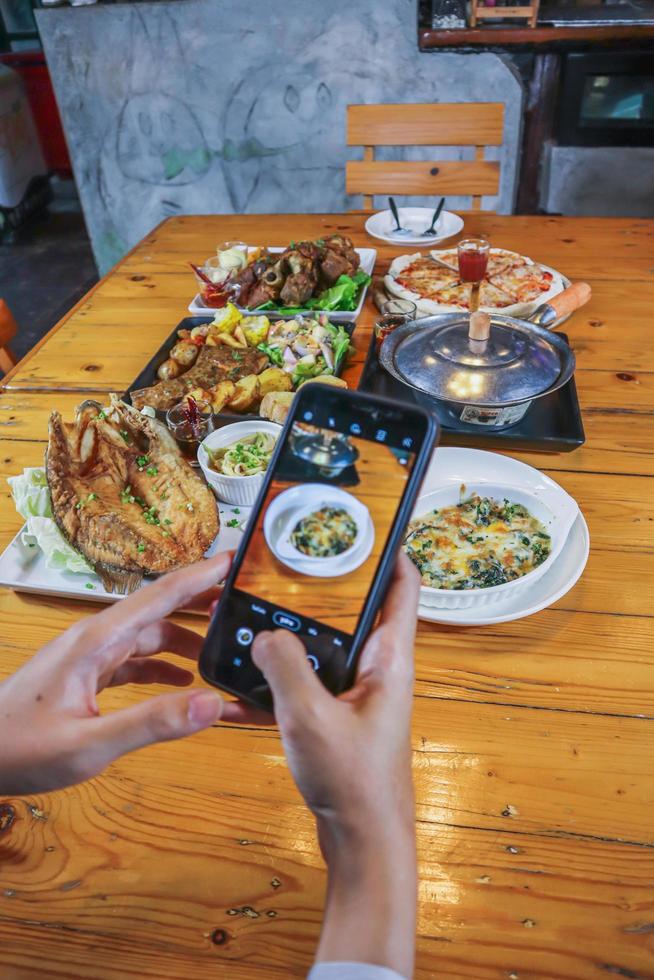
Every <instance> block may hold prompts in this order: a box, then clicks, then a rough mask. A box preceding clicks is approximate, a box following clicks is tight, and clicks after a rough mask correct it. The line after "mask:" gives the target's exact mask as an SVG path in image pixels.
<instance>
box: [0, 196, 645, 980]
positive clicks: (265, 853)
mask: <svg viewBox="0 0 654 980" xmlns="http://www.w3.org/2000/svg"><path fill="white" fill-rule="evenodd" d="M364 220H365V215H363V214H360V213H356V214H351V215H282V216H269V215H260V216H247V217H239V216H234V215H231V216H211V217H209V216H207V217H184V218H175V219H171V220H169V221H167V222H165V223H164V224H163V225H161V226H160V227H159V228H157V229H155V230H154V231H153V232H152V233H151V234H150V235H149V236H148V237H147V238H146V239H145V240H144V241H143V242H142V243H141V244H140V245H139V246H138V247H137V248H136V249H135V250H133V252H132V253H130V255H128V256H127V257H126V258H125V259H124V260H123V262H122V263H121V264H120V265H119V266H118V267H117V268H116V269H115V270H114V272H113V273H111V274H110V275H109V276H108V277H107V278H105V279H104V280H103V281H102V282H101V283H100V284H99V285H98V287H96V289H95V290H93V291H92V292H91V293H90V294H89V295H88V296H86V297H85V298H84V299H83V300H82V301H81V302H80V303H79V304H78V306H77V307H76V308H75V309H74V310H73V311H72V312H71V314H70V315H69V317H67V318H66V319H65V321H64V322H62V323H61V324H59V325H58V327H57V328H56V329H55V331H53V332H52V333H51V335H50V336H49V337H48V338H46V340H45V341H44V342H43V343H42V344H41V345H39V347H38V348H37V349H36V351H34V352H33V353H32V354H31V355H29V356H28V357H27V358H26V359H25V360H23V361H22V362H21V363H20V364H19V365H18V366H17V367H16V369H15V370H14V371H13V372H12V373H11V374H10V375H9V376H8V377H7V379H6V381H5V387H4V389H3V390H0V545H2V546H4V545H5V544H6V543H7V542H8V541H9V540H10V538H11V537H12V535H13V534H15V533H16V531H17V530H18V528H19V527H20V523H21V521H20V518H19V517H18V516H17V515H16V514H15V512H14V510H13V506H12V503H11V500H10V497H9V493H8V488H7V486H6V482H5V479H6V477H7V476H9V475H12V474H15V473H17V472H20V470H21V469H22V467H23V466H29V465H39V464H40V463H41V461H42V459H43V452H44V448H45V442H46V431H47V420H48V415H49V413H50V411H51V410H52V408H55V407H56V408H58V409H59V410H60V411H62V413H63V414H64V415H65V416H67V417H70V415H71V413H72V411H73V409H74V407H75V406H76V405H77V404H78V403H79V401H81V400H82V399H83V398H84V397H89V396H91V397H98V398H99V399H100V400H102V399H104V398H106V397H107V393H108V392H109V391H111V390H122V389H124V388H125V387H127V385H129V383H130V382H131V380H132V379H133V378H134V377H135V376H136V375H137V374H138V372H139V371H140V369H141V367H142V366H143V364H144V363H145V361H147V359H148V358H149V357H150V356H151V354H152V353H153V352H154V350H155V349H156V348H157V347H158V346H159V344H160V343H161V342H162V340H163V339H164V338H165V337H166V336H167V335H168V334H169V333H170V331H171V329H172V328H173V327H174V326H175V324H176V323H177V322H178V321H179V320H180V319H182V317H183V316H184V315H185V311H186V305H187V303H188V301H189V300H190V298H191V295H192V293H193V285H194V283H193V278H192V275H191V274H190V272H188V271H187V267H186V262H187V261H188V260H193V261H198V260H199V261H202V260H203V259H204V258H206V256H207V255H209V254H210V253H211V252H212V251H213V250H214V248H215V245H216V244H217V243H218V242H219V241H221V240H225V239H228V238H239V239H245V240H247V241H248V242H251V243H253V244H255V243H259V244H272V245H282V244H284V243H286V242H287V241H289V240H291V239H295V240H297V239H299V238H301V237H305V236H307V237H308V236H312V237H317V236H318V235H323V234H326V233H329V232H330V231H342V232H346V233H350V234H352V237H353V238H354V240H355V243H356V244H357V245H361V246H368V247H370V246H373V245H374V246H375V247H377V246H378V245H379V243H376V242H372V241H371V240H370V239H368V237H367V236H366V235H365V233H364V232H363V222H364ZM465 220H466V228H465V233H466V234H481V235H484V236H485V237H488V238H490V239H491V241H492V242H493V244H496V245H501V246H505V247H508V248H513V249H516V250H517V251H520V252H523V253H525V254H527V255H530V256H531V257H533V258H534V259H537V260H541V261H543V262H545V263H547V264H548V265H552V266H554V267H555V268H557V269H559V270H560V271H561V272H563V273H564V274H565V275H567V276H568V277H569V278H571V279H584V280H586V281H588V282H590V284H591V286H592V288H593V299H592V300H591V302H590V304H589V305H588V306H587V307H585V308H584V309H583V310H581V311H579V312H578V313H576V314H575V315H574V316H573V317H572V319H570V320H569V321H568V323H567V324H566V327H565V329H566V331H567V332H568V334H569V336H570V338H571V342H572V343H573V345H574V347H575V350H576V353H577V358H578V372H577V385H578V389H579V394H580V400H581V403H582V409H583V415H584V424H585V428H586V435H587V443H586V445H585V446H583V447H582V448H581V449H579V450H577V451H575V452H573V453H568V454H561V455H552V454H549V455H545V454H537V453H513V454H511V455H515V456H516V457H517V458H520V459H522V460H524V461H526V462H529V463H531V464H532V465H535V466H537V467H539V468H541V469H543V470H544V471H545V472H547V473H549V474H550V475H551V476H552V477H553V478H554V479H556V480H557V481H558V482H559V483H561V485H562V486H563V487H565V489H566V490H568V491H569V492H570V493H571V494H573V495H574V496H575V498H576V499H577V500H578V501H579V503H580V506H581V507H582V509H583V511H584V514H585V515H586V518H587V520H588V524H589V528H590V535H591V555H590V560H589V563H588V566H587V569H586V572H585V573H584V575H583V577H582V578H581V580H580V581H579V583H578V584H577V585H576V586H575V588H574V589H573V590H572V591H571V592H569V593H568V594H567V595H566V596H564V597H563V598H562V599H561V600H560V601H559V602H558V603H556V604H555V605H554V606H553V607H551V608H550V609H547V610H544V611H543V612H541V613H538V614H537V615H535V616H533V617H531V618H529V619H526V620H520V621H518V622H514V623H507V624H504V625H501V626H493V627H487V628H484V629H458V628H452V627H449V628H445V627H438V626H435V625H430V624H426V623H421V624H420V625H419V628H418V640H417V644H416V671H417V682H416V698H415V716H414V734H413V744H414V750H415V751H414V772H415V781H416V791H417V803H418V806H417V832H418V844H419V860H420V908H419V924H418V928H419V938H418V958H417V967H416V973H415V976H416V978H418V980H436V978H438V980H442V978H448V980H449V978H452V980H506V978H516V980H610V978H611V977H614V976H620V977H629V978H635V980H639V978H640V980H644V978H652V977H654V892H653V890H652V881H653V880H654V829H653V826H654V825H653V821H652V804H653V802H654V777H653V776H652V762H651V760H652V755H653V750H654V738H653V734H652V733H653V731H654V727H653V726H654V644H653V642H652V641H653V639H654V631H653V629H652V624H653V622H654V619H653V617H654V596H653V594H652V590H651V578H652V573H651V567H652V561H653V560H654V517H653V516H652V513H653V512H652V500H653V499H654V498H653V494H652V482H651V481H652V476H653V475H654V424H653V423H654V383H653V381H652V378H653V377H654V356H653V355H652V353H651V350H652V345H651V343H650V334H651V327H650V315H651V314H650V310H651V308H652V304H653V301H654V250H653V248H652V231H653V230H654V222H648V221H641V220H631V219H624V220H622V219H584V218H577V219H574V218H557V217H542V218H541V217H500V216H497V215H489V214H475V215H474V216H472V215H465ZM400 252H401V249H398V248H394V247H392V246H384V245H382V246H381V247H380V248H379V256H378V262H377V268H376V272H383V271H384V269H385V268H386V267H387V266H388V263H389V261H390V260H391V259H392V258H393V256H395V255H397V254H400ZM374 316H375V312H374V308H373V307H372V304H371V303H370V302H368V303H367V304H366V307H365V309H364V312H363V314H362V316H361V318H360V321H359V323H358V325H357V330H356V332H355V335H354V340H355V344H356V348H357V353H356V356H355V358H354V359H353V361H352V362H351V365H350V367H349V368H348V370H347V372H346V377H347V378H348V379H349V381H350V382H351V383H352V384H355V383H356V380H357V377H358V373H359V371H360V368H361V365H362V363H363V360H364V358H365V351H366V349H367V345H368V340H369V336H370V330H371V326H372V323H373V321H374ZM498 449H500V451H501V446H500V445H499V444H498ZM94 608H95V607H94V606H93V604H92V603H81V602H73V601H60V600H56V599H52V598H37V597H33V596H27V595H18V594H13V593H11V592H8V591H3V592H0V615H1V616H2V624H3V629H2V637H3V640H2V665H1V667H0V676H3V677H4V676H6V675H7V674H9V673H11V672H12V671H14V670H16V669H17V668H18V667H19V666H20V665H21V664H22V663H24V662H25V660H26V659H27V658H28V657H29V656H30V655H31V654H32V653H33V651H34V650H36V649H37V648H38V647H39V646H40V645H42V644H43V643H45V642H46V641H47V640H48V639H50V638H51V637H53V636H55V635H56V634H58V633H59V632H60V631H61V630H63V629H65V628H66V627H67V626H70V625H72V624H73V623H75V622H76V621H77V620H78V619H79V618H80V617H83V616H87V615H91V614H92V613H93V611H94ZM180 621H181V620H180ZM184 621H185V624H186V625H189V623H190V624H191V626H192V628H194V629H196V630H198V631H200V632H202V631H203V630H204V627H205V624H204V621H203V620H202V619H199V618H193V619H189V617H186V618H185V620H184ZM198 683H199V682H198ZM141 696H142V695H141V694H140V693H139V692H137V691H136V690H134V689H132V688H122V689H121V688H117V689H112V690H110V691H107V692H105V693H104V694H103V695H102V698H101V704H102V709H103V710H106V711H111V710H115V709H119V708H121V707H125V706H127V705H130V704H133V703H135V702H136V700H137V699H138V698H139V697H141ZM4 737H5V738H10V737H11V733H4ZM389 846H392V842H389ZM324 884H325V877H324V870H323V865H322V861H321V858H320V854H319V850H318V847H317V844H316V841H315V836H314V832H313V825H312V821H311V818H310V816H309V814H308V813H307V812H306V810H305V809H304V807H303V805H302V802H301V800H300V797H299V795H298V793H297V790H296V789H295V787H294V785H293V783H292V781H291V779H290V776H289V774H288V772H287V770H286V766H285V764H284V759H283V753H282V749H281V745H280V742H279V739H278V736H277V734H276V732H275V730H274V729H272V728H271V729H264V730H261V731H253V730H247V729H245V730H242V729H238V728H234V727H231V726H218V727H215V728H212V729H210V730H208V731H206V732H202V733H200V734H198V735H196V736H194V737H193V738H191V739H189V740H187V741H185V742H182V743H167V744H165V745H161V746H157V747H154V748H151V749H147V750H144V751H142V752H139V753H136V754H134V755H131V756H128V757H126V758H125V759H123V760H121V761H120V762H118V763H116V764H115V765H113V766H111V767H110V769H109V770H108V771H107V772H106V773H105V774H104V775H103V776H101V777H99V778H98V779H94V780H92V781H91V782H89V783H87V784H85V785H83V786H79V787H74V788H72V789H69V790H67V791H64V792H59V793H53V794H50V795H46V796H41V797H34V798H30V799H7V800H0V976H2V978H3V980H4V978H7V980H33V978H35V977H43V978H48V980H50V978H52V980H54V978H73V980H124V978H131V977H134V978H148V980H150V978H152V980H188V978H193V980H196V978H197V980H205V978H206V980H209V978H212V980H213V978H216V977H220V978H229V980H250V978H251V980H260V978H261V980H264V978H265V980H282V978H287V977H302V976H304V975H305V973H306V971H307V969H308V967H309V965H310V963H311V959H312V954H313V950H314V948H315V944H316V940H317V937H318V933H319V929H320V921H321V910H322V903H323V890H324Z"/></svg>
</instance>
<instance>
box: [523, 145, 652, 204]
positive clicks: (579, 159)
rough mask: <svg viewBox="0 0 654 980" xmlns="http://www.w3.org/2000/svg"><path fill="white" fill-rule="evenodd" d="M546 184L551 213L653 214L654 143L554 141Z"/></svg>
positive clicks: (547, 159)
mask: <svg viewBox="0 0 654 980" xmlns="http://www.w3.org/2000/svg"><path fill="white" fill-rule="evenodd" d="M542 188H543V191H542V198H541V206H542V207H543V208H544V209H545V210H546V211H548V212H550V213H554V214H557V213H560V214H590V215H598V216H601V215H605V216H607V217H612V216H622V215H630V216H634V217H638V218H654V148H653V147H636V146H551V147H549V149H548V151H547V154H546V156H545V166H544V170H543V181H542Z"/></svg>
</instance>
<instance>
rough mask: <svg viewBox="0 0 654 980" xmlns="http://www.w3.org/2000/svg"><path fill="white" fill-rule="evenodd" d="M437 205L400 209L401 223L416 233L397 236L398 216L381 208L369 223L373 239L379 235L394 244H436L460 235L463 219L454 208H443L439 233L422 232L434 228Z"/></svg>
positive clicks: (381, 239) (368, 226) (366, 227)
mask: <svg viewBox="0 0 654 980" xmlns="http://www.w3.org/2000/svg"><path fill="white" fill-rule="evenodd" d="M434 210H435V209H434V208H398V212H399V215H400V224H401V225H402V227H403V228H406V229H407V231H411V232H414V234H412V235H410V236H409V235H393V234H391V232H392V230H393V228H394V227H395V218H394V217H393V215H392V214H391V212H390V211H377V212H376V214H373V215H371V216H370V217H369V218H368V220H367V221H366V224H365V229H366V231H367V232H368V234H369V235H371V236H372V237H373V238H379V240H380V241H382V242H389V244H391V245H399V246H402V245H424V246H427V245H436V244H437V243H438V242H443V241H445V239H446V238H452V237H453V236H454V235H458V234H459V232H460V231H461V229H462V228H463V218H460V217H459V215H458V214H454V212H453V211H441V214H440V217H439V219H438V221H437V222H436V234H435V235H423V234H422V232H423V231H424V230H425V229H426V228H429V227H431V219H432V218H433V216H434Z"/></svg>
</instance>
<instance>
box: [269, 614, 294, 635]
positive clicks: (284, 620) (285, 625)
mask: <svg viewBox="0 0 654 980" xmlns="http://www.w3.org/2000/svg"><path fill="white" fill-rule="evenodd" d="M273 623H274V624H275V625H276V626H281V627H282V629H285V630H293V632H294V633H297V631H298V630H299V628H300V626H301V623H300V620H299V619H298V618H297V616H290V615H289V614H288V613H284V612H276V613H273Z"/></svg>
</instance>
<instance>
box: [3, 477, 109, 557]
mask: <svg viewBox="0 0 654 980" xmlns="http://www.w3.org/2000/svg"><path fill="white" fill-rule="evenodd" d="M7 483H8V484H9V486H10V487H11V495H12V497H13V498H14V504H15V505H16V510H17V511H18V513H19V514H20V516H21V517H22V518H24V520H25V523H26V527H25V529H24V531H23V533H22V534H21V543H22V544H23V546H24V548H25V549H26V553H27V549H30V550H31V551H32V552H34V554H36V549H37V548H38V549H40V550H41V551H42V552H43V555H44V556H45V563H46V567H47V568H52V569H57V570H58V571H61V572H81V573H83V574H85V575H88V574H89V573H92V572H93V569H92V568H91V566H90V565H89V564H88V562H87V561H86V559H84V558H83V557H82V555H80V553H79V552H78V551H76V550H75V549H74V548H73V547H71V545H69V544H68V542H67V541H66V539H65V538H64V536H63V534H62V533H61V531H60V530H59V528H58V527H57V525H56V523H55V521H54V516H53V512H52V501H51V500H50V490H49V489H48V481H47V479H46V475H45V470H44V469H43V468H42V467H40V466H39V467H28V468H26V469H24V470H23V473H22V475H21V476H10V477H9V478H8V480H7Z"/></svg>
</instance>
